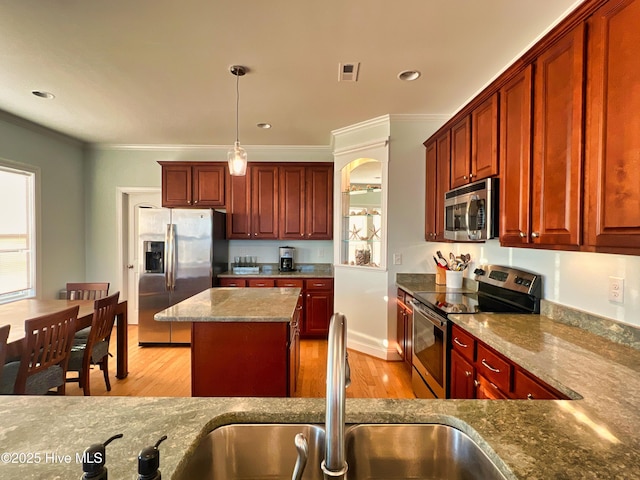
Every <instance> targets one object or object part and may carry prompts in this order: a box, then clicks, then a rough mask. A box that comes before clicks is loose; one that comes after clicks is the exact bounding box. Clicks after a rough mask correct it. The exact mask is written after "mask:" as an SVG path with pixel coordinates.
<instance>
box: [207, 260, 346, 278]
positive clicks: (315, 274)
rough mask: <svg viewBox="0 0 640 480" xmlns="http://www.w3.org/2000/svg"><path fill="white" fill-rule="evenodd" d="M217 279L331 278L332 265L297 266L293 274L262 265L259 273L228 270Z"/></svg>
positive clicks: (271, 265)
mask: <svg viewBox="0 0 640 480" xmlns="http://www.w3.org/2000/svg"><path fill="white" fill-rule="evenodd" d="M218 278H333V265H332V264H330V263H311V264H298V265H296V269H295V271H293V272H281V271H279V270H278V265H277V264H262V265H260V272H259V273H233V271H232V270H228V271H226V272H223V273H221V274H219V275H218Z"/></svg>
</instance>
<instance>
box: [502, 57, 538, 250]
mask: <svg viewBox="0 0 640 480" xmlns="http://www.w3.org/2000/svg"><path fill="white" fill-rule="evenodd" d="M531 71H532V67H531V65H529V66H527V67H526V68H525V69H524V70H523V71H522V72H520V73H519V74H518V75H516V76H515V77H514V78H513V79H512V80H511V81H510V82H509V83H507V84H506V85H505V86H504V87H502V88H501V89H500V107H501V108H500V185H499V191H500V210H499V211H500V222H499V224H500V243H501V244H502V245H507V246H510V245H516V246H517V245H522V244H527V243H529V232H530V230H529V229H530V205H531V202H530V198H531V115H532V112H531V105H532V103H531V96H532V88H533V84H532V78H531Z"/></svg>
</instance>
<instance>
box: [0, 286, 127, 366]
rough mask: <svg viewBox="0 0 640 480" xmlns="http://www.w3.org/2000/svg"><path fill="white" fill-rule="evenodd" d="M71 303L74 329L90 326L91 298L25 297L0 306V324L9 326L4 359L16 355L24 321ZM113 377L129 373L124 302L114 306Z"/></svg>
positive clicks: (22, 337)
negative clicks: (75, 314)
mask: <svg viewBox="0 0 640 480" xmlns="http://www.w3.org/2000/svg"><path fill="white" fill-rule="evenodd" d="M75 305H78V306H80V310H79V311H78V321H77V322H76V331H78V330H82V329H83V328H86V327H89V326H90V325H91V320H92V319H93V310H94V309H93V305H94V300H50V299H46V300H42V299H38V298H26V299H24V300H17V301H15V302H11V303H5V304H3V305H0V326H3V325H11V330H10V331H9V338H8V339H7V359H10V358H18V357H20V352H21V349H22V343H23V340H24V335H25V330H24V321H25V320H28V319H31V318H36V317H39V316H41V315H47V314H50V313H55V312H59V311H61V310H65V309H67V308H69V307H73V306H75ZM116 320H117V325H116V378H120V379H122V378H126V377H127V375H128V374H129V371H128V369H129V357H128V353H127V350H128V337H127V301H126V300H123V301H121V302H120V303H118V305H117V306H116Z"/></svg>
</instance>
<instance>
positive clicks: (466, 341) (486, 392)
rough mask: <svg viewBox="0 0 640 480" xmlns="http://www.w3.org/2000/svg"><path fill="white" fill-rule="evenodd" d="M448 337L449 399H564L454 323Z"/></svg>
mask: <svg viewBox="0 0 640 480" xmlns="http://www.w3.org/2000/svg"><path fill="white" fill-rule="evenodd" d="M451 338H452V341H451V345H450V348H451V350H450V355H451V358H450V359H451V362H450V369H449V398H462V399H474V398H475V399H492V400H497V399H512V400H518V399H522V400H525V399H528V400H568V397H567V396H566V395H563V394H562V393H560V392H558V391H557V390H556V389H554V388H552V387H551V386H549V385H547V384H546V383H545V382H543V381H542V380H540V379H538V378H536V377H535V376H534V375H532V374H531V373H530V372H528V371H526V370H524V369H523V368H522V367H520V366H519V365H517V364H515V363H514V362H512V361H511V360H510V359H508V358H507V357H505V356H504V355H502V354H500V353H499V352H496V351H495V350H493V349H492V348H491V347H489V346H488V345H486V344H484V342H482V341H481V340H478V339H477V338H475V337H474V336H473V335H471V334H470V333H469V332H467V331H466V330H464V329H462V328H461V327H459V326H458V325H453V326H452V327H451Z"/></svg>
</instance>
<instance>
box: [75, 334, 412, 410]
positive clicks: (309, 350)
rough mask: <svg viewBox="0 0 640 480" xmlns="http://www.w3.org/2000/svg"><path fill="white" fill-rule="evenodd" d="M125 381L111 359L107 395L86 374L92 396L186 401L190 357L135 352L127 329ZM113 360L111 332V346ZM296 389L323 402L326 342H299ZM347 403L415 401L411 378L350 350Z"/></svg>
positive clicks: (399, 366) (99, 381)
mask: <svg viewBox="0 0 640 480" xmlns="http://www.w3.org/2000/svg"><path fill="white" fill-rule="evenodd" d="M128 332H129V375H128V377H127V378H126V379H124V380H118V379H117V378H115V367H116V362H115V358H112V359H111V360H110V361H109V368H110V379H111V392H107V390H106V387H105V384H104V379H103V377H102V372H101V371H100V370H99V369H98V368H97V367H96V368H94V369H93V370H92V371H91V395H111V396H133V397H189V396H191V378H190V368H191V351H190V349H189V348H188V347H178V346H174V347H139V346H138V327H137V326H136V325H130V326H129V329H128ZM111 351H112V352H113V353H114V354H115V330H114V333H113V336H112V341H111ZM300 356H301V358H300V363H301V365H300V376H299V382H300V388H299V391H298V393H297V395H296V396H299V397H324V396H325V388H326V387H325V372H326V358H327V342H326V341H325V340H302V342H301V348H300ZM349 365H350V367H351V386H350V387H349V388H348V389H347V397H350V398H415V396H414V394H413V391H412V389H411V376H410V373H409V371H408V369H407V368H406V367H405V365H404V363H403V362H387V361H384V360H381V359H379V358H375V357H371V356H369V355H366V354H363V353H360V352H356V351H354V350H349ZM66 390H67V391H66V394H67V395H82V390H81V389H80V388H78V384H77V383H68V384H67V386H66Z"/></svg>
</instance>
